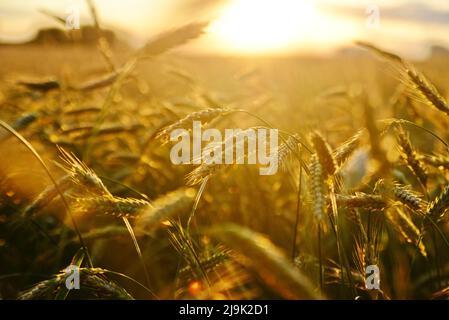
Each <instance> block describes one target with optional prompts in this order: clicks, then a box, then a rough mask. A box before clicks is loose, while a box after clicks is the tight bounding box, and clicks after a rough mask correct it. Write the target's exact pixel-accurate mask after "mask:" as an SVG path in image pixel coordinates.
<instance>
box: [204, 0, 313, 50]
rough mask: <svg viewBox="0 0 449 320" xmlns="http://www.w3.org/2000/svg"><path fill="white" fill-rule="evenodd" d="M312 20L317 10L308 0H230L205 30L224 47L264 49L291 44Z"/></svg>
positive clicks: (278, 47) (281, 47)
mask: <svg viewBox="0 0 449 320" xmlns="http://www.w3.org/2000/svg"><path fill="white" fill-rule="evenodd" d="M316 21H317V11H316V10H315V7H314V5H313V3H312V2H311V1H310V0H234V1H232V2H231V3H230V4H229V5H228V7H227V8H225V10H224V12H223V13H222V15H221V16H220V17H219V18H218V19H217V20H216V21H215V22H214V23H213V24H212V25H211V27H210V29H209V32H210V33H212V34H214V35H215V36H216V37H217V39H219V41H220V42H222V45H225V46H227V47H228V48H231V49H235V50H238V51H243V52H260V51H265V52H266V51H275V50H279V49H283V48H287V47H288V46H290V45H292V44H293V43H294V42H295V41H297V40H298V39H301V38H302V37H304V36H305V35H306V34H307V33H308V32H309V31H310V29H311V28H313V27H314V22H316Z"/></svg>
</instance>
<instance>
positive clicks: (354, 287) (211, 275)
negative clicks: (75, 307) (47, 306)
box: [0, 0, 449, 299]
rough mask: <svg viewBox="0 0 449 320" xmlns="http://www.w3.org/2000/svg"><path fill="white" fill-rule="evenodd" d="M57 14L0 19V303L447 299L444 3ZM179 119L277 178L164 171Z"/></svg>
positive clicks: (57, 9) (210, 6)
mask: <svg viewBox="0 0 449 320" xmlns="http://www.w3.org/2000/svg"><path fill="white" fill-rule="evenodd" d="M38 2H41V3H39V4H38V5H37V7H36V8H35V7H33V6H35V5H36V4H35V3H38ZM77 3H78V4H79V6H80V8H81V9H82V10H81V12H82V14H81V18H82V19H81V22H82V24H81V27H80V29H74V30H67V27H66V20H65V19H66V16H64V7H62V5H61V4H56V2H52V1H36V2H34V4H33V6H32V7H30V8H28V10H25V8H26V6H27V4H29V3H28V2H27V1H22V2H21V1H15V2H12V1H11V2H9V3H8V2H5V3H4V4H2V5H1V6H0V9H1V11H0V13H1V16H0V19H1V20H0V31H1V36H0V39H2V40H3V43H2V44H1V45H0V61H1V63H0V120H1V121H0V126H1V129H0V152H1V153H0V154H1V156H2V157H1V160H0V191H1V193H0V298H7V299H16V298H18V299H280V298H281V299H417V298H418V299H447V298H448V297H449V287H448V285H449V283H448V280H449V256H448V252H449V241H448V237H449V228H448V224H447V209H448V208H449V183H448V182H449V180H448V179H449V176H448V169H449V155H448V150H449V145H448V143H447V142H446V141H447V139H448V138H449V131H448V130H447V123H448V121H449V105H448V103H447V99H448V89H449V85H448V79H449V73H448V72H449V71H448V67H447V61H448V58H449V52H448V51H447V50H446V49H445V48H444V45H447V44H448V42H447V40H448V39H447V34H448V33H447V30H448V26H449V24H448V21H449V18H448V16H449V8H448V7H447V4H446V3H445V2H444V1H437V0H435V1H429V2H428V6H426V5H424V2H419V1H417V2H415V3H413V4H407V2H405V1H400V2H399V4H398V7H391V6H390V7H389V6H387V5H385V4H384V3H383V2H379V4H378V6H374V7H373V6H372V5H370V6H368V4H366V5H363V6H357V5H356V4H355V3H354V2H353V1H316V2H313V1H306V0H304V1H300V0H298V1H287V0H285V1H279V2H276V1H269V0H264V1H260V2H257V1H256V2H254V1H251V0H247V1H245V0H241V1H198V0H197V1H186V2H185V3H184V2H183V3H182V4H180V3H178V2H176V1H173V3H172V2H167V3H169V5H167V4H165V5H164V4H163V3H165V1H145V2H139V1H134V2H130V4H129V7H128V8H127V9H126V8H123V7H120V5H118V4H117V3H115V2H113V1H111V2H110V3H109V2H107V3H106V2H105V1H80V2H77ZM144 3H145V4H144ZM426 3H427V2H426ZM383 5H385V7H383ZM152 6H153V7H152ZM367 6H368V8H370V9H369V10H368V12H366V10H365V9H366V8H367ZM276 8H277V9H279V10H277V9H276ZM323 8H324V9H323ZM376 8H378V9H380V17H381V18H380V19H381V20H380V23H381V24H380V26H379V25H374V27H373V29H370V27H369V25H367V24H366V23H365V20H366V19H367V15H368V18H370V17H371V16H370V15H371V14H373V12H374V13H376V12H375V11H376ZM383 8H385V9H383ZM120 9H123V11H122V14H121V15H117V11H120ZM275 9H276V10H275ZM395 9H396V11H395ZM320 10H321V11H320ZM373 10H374V11H373ZM382 10H384V11H382ZM155 12H156V13H155ZM258 12H259V14H262V15H261V16H260V15H259V16H258ZM382 12H384V13H385V20H382V19H383V18H382ZM401 12H402V14H399V13H401ZM137 13H139V14H140V16H139V15H136V16H134V19H133V18H131V17H130V16H128V15H127V14H129V15H131V14H137ZM146 14H148V15H146ZM36 15H38V17H39V18H36ZM18 17H19V18H20V17H22V20H23V19H24V17H26V18H27V19H31V20H27V21H32V22H33V23H28V24H27V26H28V27H29V28H31V29H32V30H33V32H32V33H27V32H23V30H25V29H26V26H24V25H23V23H22V24H21V22H20V21H22V20H21V19H19V18H18ZM33 17H34V18H33ZM139 17H140V18H139ZM147 17H148V18H147ZM151 17H158V19H156V18H154V19H151ZM270 17H271V18H270ZM273 17H274V18H273ZM33 19H34V20H33ZM86 19H87V20H86ZM270 19H271V20H270ZM147 20H148V21H147ZM150 20H151V21H150ZM297 20H298V21H300V23H298V22H297ZM84 21H88V22H86V23H84ZM126 21H129V24H128V25H126V23H125V22H126ZM167 21H169V23H168V22H167ZM342 21H343V22H342ZM320 22H322V23H321V24H320ZM114 23H115V24H114ZM120 23H122V24H121V25H120ZM119 26H120V27H119ZM24 28H25V29H24ZM20 30H22V33H20V32H19V31H20ZM304 30H308V31H307V32H306V31H304ZM326 30H327V31H326ZM420 30H421V31H420ZM423 30H424V31H423ZM422 31H423V32H422ZM426 32H427V33H426ZM428 32H431V33H432V38H431V39H428V37H427V35H428V34H429V33H428ZM23 34H25V36H23ZM30 34H31V36H30ZM27 36H28V38H26V37H27ZM357 40H358V41H357ZM362 40H363V41H362ZM193 120H201V121H202V122H203V124H206V125H207V126H210V127H214V128H219V129H223V130H224V129H225V128H242V129H246V128H251V127H258V126H264V127H267V126H269V127H273V128H277V129H279V132H280V139H279V149H278V150H277V151H278V154H279V161H280V166H281V167H282V170H279V172H278V173H277V174H275V175H272V176H261V175H259V171H258V167H257V166H255V165H236V166H232V165H222V166H211V165H200V166H193V165H174V164H172V163H171V161H170V157H169V154H170V148H171V145H172V144H171V143H170V142H168V143H167V141H165V140H166V139H165V140H164V138H166V134H167V133H169V130H170V129H172V128H175V127H177V128H180V127H182V128H187V129H188V128H191V127H192V121H193ZM69 265H77V266H79V267H80V268H81V269H80V276H81V278H80V279H81V289H80V290H70V291H69V290H67V288H66V286H65V280H66V278H67V274H66V273H65V272H64V270H65V268H66V267H67V266H69ZM370 265H376V266H378V268H379V271H380V288H379V289H369V288H367V286H366V283H365V280H366V277H367V274H366V268H367V266H370Z"/></svg>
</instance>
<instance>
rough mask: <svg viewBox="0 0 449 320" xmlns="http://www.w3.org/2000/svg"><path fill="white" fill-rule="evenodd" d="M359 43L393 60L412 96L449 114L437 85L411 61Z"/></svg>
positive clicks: (447, 106) (358, 43) (360, 42)
mask: <svg viewBox="0 0 449 320" xmlns="http://www.w3.org/2000/svg"><path fill="white" fill-rule="evenodd" d="M356 44H357V45H359V46H361V47H363V48H365V49H368V50H370V51H372V52H374V53H375V54H377V55H378V56H380V57H382V58H384V59H386V60H388V61H390V62H392V63H393V64H394V67H395V68H396V69H397V70H398V71H399V73H400V75H401V81H402V82H403V83H404V84H405V86H406V89H407V90H406V91H407V93H408V95H409V96H410V97H411V98H415V99H417V100H419V101H421V102H423V103H425V104H427V105H429V106H432V107H434V108H436V109H438V110H440V111H441V112H443V113H445V114H446V115H449V105H448V103H447V101H446V100H445V99H444V98H443V96H442V95H441V94H440V93H439V92H438V90H437V89H436V87H435V86H434V85H433V84H432V83H431V82H430V81H429V80H428V79H427V78H426V77H425V76H424V75H423V74H422V73H421V72H419V71H418V70H417V69H416V68H415V67H414V66H413V65H412V64H411V63H410V62H408V61H406V60H404V59H402V58H401V57H399V56H398V55H396V54H394V53H390V52H387V51H385V50H382V49H380V48H378V47H376V46H375V45H373V44H370V43H367V42H363V41H357V42H356Z"/></svg>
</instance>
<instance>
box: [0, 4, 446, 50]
mask: <svg viewBox="0 0 449 320" xmlns="http://www.w3.org/2000/svg"><path fill="white" fill-rule="evenodd" d="M93 2H94V3H95V6H96V8H97V11H98V15H99V19H100V23H101V25H102V26H104V27H107V28H113V29H114V30H118V31H119V34H121V35H122V36H124V37H126V39H127V40H129V41H130V42H131V43H132V44H133V45H140V44H143V43H144V42H145V41H146V40H147V39H150V38H151V37H154V36H155V35H157V34H158V33H160V32H163V31H164V30H168V29H172V28H175V27H177V26H181V25H183V24H186V23H189V22H192V21H210V24H209V26H208V29H207V33H206V34H205V35H204V36H203V37H202V38H201V39H199V40H197V41H195V42H193V43H190V44H188V45H187V46H186V47H185V48H184V50H187V51H189V52H194V53H198V54H251V55H254V54H301V53H303V54H310V53H315V54H327V53H331V52H333V51H335V50H337V49H338V48H340V47H342V46H347V45H350V44H351V43H353V41H354V40H356V39H358V40H365V41H370V42H373V43H376V44H378V45H381V46H382V47H384V48H387V49H391V50H394V51H396V52H398V53H401V54H404V55H406V56H410V57H415V58H419V57H425V56H426V54H427V53H428V52H429V48H430V47H431V46H432V45H434V44H436V45H442V46H447V47H449V37H448V36H447V35H448V34H449V0H126V1H122V0H93ZM73 8H76V10H79V12H80V22H81V24H91V23H92V19H91V16H90V14H89V10H88V6H87V5H86V2H85V1H84V0H0V41H9V42H20V41H25V40H28V39H30V38H32V37H33V36H34V35H35V33H36V30H38V29H39V28H45V27H55V26H58V24H57V23H56V22H55V21H53V20H52V19H51V18H49V17H48V16H46V15H44V14H42V12H41V10H46V11H49V12H51V13H54V14H56V15H59V16H61V17H66V16H67V15H68V14H69V13H70V12H73V11H70V10H73Z"/></svg>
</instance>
